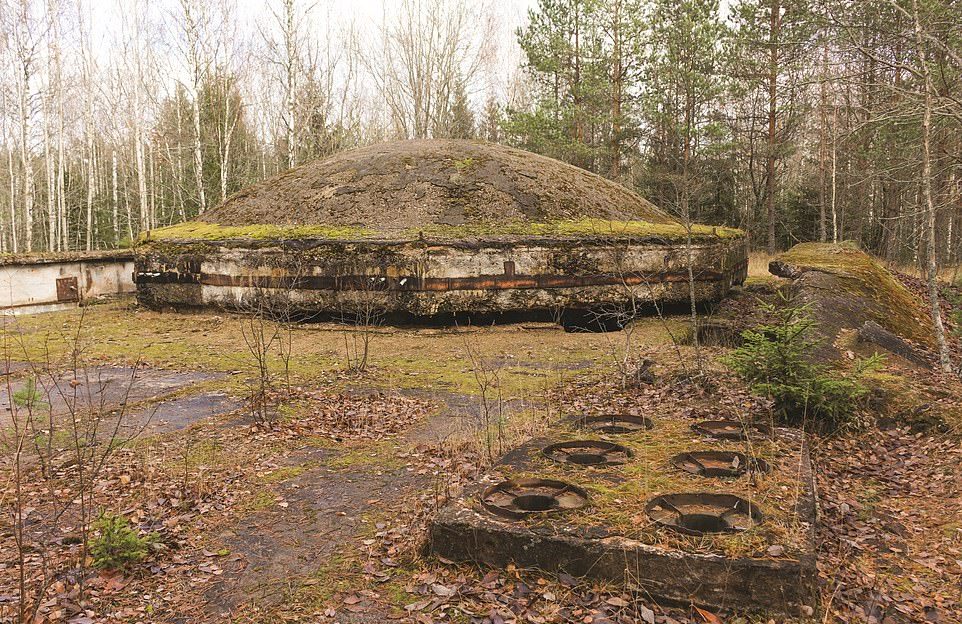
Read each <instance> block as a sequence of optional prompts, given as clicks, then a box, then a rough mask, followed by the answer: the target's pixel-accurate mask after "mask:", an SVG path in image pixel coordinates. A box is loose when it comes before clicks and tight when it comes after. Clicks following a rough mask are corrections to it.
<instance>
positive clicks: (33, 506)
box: [0, 313, 150, 623]
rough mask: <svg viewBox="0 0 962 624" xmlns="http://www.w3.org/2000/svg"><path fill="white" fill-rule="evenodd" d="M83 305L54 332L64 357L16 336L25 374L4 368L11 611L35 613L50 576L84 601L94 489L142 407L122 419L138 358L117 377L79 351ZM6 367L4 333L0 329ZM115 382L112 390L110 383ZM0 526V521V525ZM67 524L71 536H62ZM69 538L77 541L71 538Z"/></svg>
mask: <svg viewBox="0 0 962 624" xmlns="http://www.w3.org/2000/svg"><path fill="white" fill-rule="evenodd" d="M83 328H84V314H83V313H82V314H81V316H80V318H79V320H78V321H77V324H76V327H75V328H74V330H73V331H71V332H70V333H67V334H64V335H63V336H62V339H63V341H64V346H65V357H64V359H63V360H62V361H61V362H59V363H58V362H55V361H54V359H53V357H52V355H51V350H50V349H49V348H48V347H49V343H48V344H45V345H44V349H43V354H42V356H41V357H40V358H37V357H34V358H33V359H31V357H30V356H31V353H30V351H29V350H28V348H27V347H26V345H25V344H24V342H23V340H22V339H20V337H19V336H17V337H16V338H15V339H17V340H19V344H18V347H19V349H18V355H19V356H20V357H21V358H22V359H23V361H25V362H26V371H27V373H28V376H27V377H26V378H25V381H23V382H19V383H18V382H17V381H16V380H15V379H14V375H10V374H8V375H6V376H5V386H6V392H7V396H8V397H10V401H9V403H10V412H9V414H10V420H9V422H8V423H5V424H4V426H3V427H0V446H2V448H3V449H4V451H5V453H4V456H3V457H2V463H3V464H9V467H10V471H9V478H8V479H9V480H8V482H7V483H5V484H4V487H3V489H2V491H0V510H2V514H3V515H2V517H0V529H4V528H5V527H8V528H9V531H10V534H12V536H13V541H14V545H15V548H16V565H17V570H18V594H19V600H18V608H17V612H16V614H14V615H15V617H16V619H15V620H14V621H17V622H21V623H26V622H34V621H35V620H36V619H37V618H38V616H39V614H40V613H41V609H43V608H44V607H45V606H47V605H49V601H50V599H51V595H50V591H51V588H52V587H53V585H54V584H55V583H58V582H61V581H65V582H72V583H74V584H75V585H76V589H77V596H76V598H74V601H75V603H76V604H78V605H80V606H81V608H82V607H83V606H84V604H85V601H86V589H85V584H86V579H87V577H88V576H89V562H90V560H91V558H90V552H91V550H90V547H91V540H92V536H93V527H94V525H95V520H96V518H97V517H98V515H99V514H100V510H101V506H102V505H103V504H104V501H101V500H98V499H97V495H98V493H99V492H100V490H101V488H102V484H103V481H104V478H105V476H104V473H105V470H106V468H107V466H108V464H109V463H110V461H111V459H112V458H113V457H114V455H115V454H116V451H117V450H118V449H120V448H122V447H123V446H125V445H127V444H129V443H130V442H131V441H133V440H134V439H135V438H137V437H138V436H140V435H141V433H142V432H143V431H144V429H145V428H146V427H147V426H148V424H149V422H150V415H149V414H148V416H147V417H146V418H145V419H144V420H142V421H141V422H139V423H136V424H133V425H131V424H129V423H127V420H128V418H127V410H128V405H129V403H130V401H129V400H130V398H131V393H132V390H133V389H134V388H135V387H136V383H137V373H138V369H139V364H140V363H139V362H136V363H134V364H133V365H132V366H131V367H130V368H129V370H128V371H125V372H124V374H123V376H122V378H121V379H120V380H118V379H116V377H114V378H113V379H111V378H109V376H108V378H105V377H104V375H103V371H102V370H101V369H100V368H97V367H92V366H90V365H89V363H88V359H87V357H86V356H85V349H86V340H85V337H84V331H83ZM3 341H4V343H3V347H4V358H5V361H6V366H7V370H10V364H11V348H10V346H11V337H10V333H9V331H8V332H4V333H3ZM118 384H119V385H120V388H119V390H117V391H113V387H114V386H116V385H118ZM3 532H4V531H3V530H0V534H2V533H3ZM65 534H66V535H67V537H68V538H69V539H65V537H64V536H65ZM74 545H76V546H79V548H75V547H74Z"/></svg>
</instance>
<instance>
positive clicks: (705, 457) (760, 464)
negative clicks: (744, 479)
mask: <svg viewBox="0 0 962 624" xmlns="http://www.w3.org/2000/svg"><path fill="white" fill-rule="evenodd" d="M671 465H672V466H674V467H675V468H681V469H682V470H684V471H685V472H690V473H692V474H696V475H701V476H703V477H738V476H741V475H743V474H745V473H746V472H747V471H749V470H751V471H753V472H768V463H767V462H766V461H765V460H763V459H753V458H751V457H748V456H747V455H745V454H744V453H737V452H735V451H692V452H690V453H679V454H678V455H675V456H674V457H672V458H671Z"/></svg>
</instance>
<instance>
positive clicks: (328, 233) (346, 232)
mask: <svg viewBox="0 0 962 624" xmlns="http://www.w3.org/2000/svg"><path fill="white" fill-rule="evenodd" d="M691 235H692V237H693V238H694V239H696V240H705V239H712V240H717V239H739V238H743V237H744V236H745V233H744V232H742V231H741V230H737V229H734V228H728V227H720V226H711V225H699V224H695V225H692V228H691ZM502 236H537V237H558V238H606V237H607V238H614V239H619V240H623V239H631V238H640V239H658V240H669V241H680V240H684V239H686V238H687V236H688V230H687V229H686V228H685V226H683V225H681V224H679V223H651V222H648V221H609V220H605V219H579V220H574V221H551V222H544V223H532V222H525V221H516V222H510V223H483V224H466V225H439V224H431V225H427V226H423V227H416V228H407V229H403V230H393V231H374V230H371V229H368V228H363V227H350V226H326V225H243V226H233V225H218V224H216V223H206V222H204V221H185V222H184V223H178V224H177V225H171V226H169V227H165V228H160V229H157V230H151V231H149V232H147V233H145V234H143V235H141V238H140V240H139V243H140V244H144V243H148V242H155V241H189V240H194V241H226V240H292V239H329V240H357V239H366V238H368V239H369V238H387V239H398V240H406V239H417V238H422V237H427V238H436V239H442V240H443V239H458V238H481V237H502Z"/></svg>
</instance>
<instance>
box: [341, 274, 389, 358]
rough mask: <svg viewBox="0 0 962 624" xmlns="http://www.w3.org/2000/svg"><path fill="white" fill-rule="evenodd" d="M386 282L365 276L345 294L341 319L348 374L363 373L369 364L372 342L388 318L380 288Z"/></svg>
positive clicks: (342, 301) (378, 278)
mask: <svg viewBox="0 0 962 624" xmlns="http://www.w3.org/2000/svg"><path fill="white" fill-rule="evenodd" d="M383 279H384V278H380V277H375V276H363V277H362V278H361V280H360V281H359V282H358V283H357V284H356V286H357V287H356V288H355V289H352V290H347V291H344V292H343V293H342V296H343V298H342V300H341V303H340V313H339V316H338V320H339V322H340V323H341V324H342V325H343V326H344V330H343V332H342V335H343V337H344V360H345V361H344V365H345V369H346V370H347V371H348V372H349V373H353V374H362V373H364V372H365V371H367V369H368V366H369V364H370V356H371V339H372V338H373V336H374V334H375V332H376V330H377V328H378V327H380V326H381V325H383V324H384V320H385V315H386V314H385V308H384V304H383V302H382V300H381V297H382V294H381V291H380V289H379V287H380V286H381V284H382V282H383Z"/></svg>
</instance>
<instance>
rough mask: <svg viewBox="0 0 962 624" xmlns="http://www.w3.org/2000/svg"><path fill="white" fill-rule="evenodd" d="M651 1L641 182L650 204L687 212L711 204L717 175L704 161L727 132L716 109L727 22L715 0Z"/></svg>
mask: <svg viewBox="0 0 962 624" xmlns="http://www.w3.org/2000/svg"><path fill="white" fill-rule="evenodd" d="M653 5H654V6H653V10H652V31H651V48H650V53H649V55H648V57H647V59H646V64H645V79H646V90H645V95H644V116H645V120H646V122H647V124H646V125H647V126H648V128H650V130H649V139H648V149H647V152H646V159H645V165H646V166H645V172H644V174H643V175H642V184H643V186H644V187H645V189H646V191H647V194H648V195H649V196H650V197H651V198H652V200H653V201H654V202H655V203H656V204H658V205H660V206H662V207H663V208H666V209H670V210H673V212H675V213H676V214H678V215H679V216H681V217H682V218H683V219H685V220H689V219H692V218H693V214H692V212H693V207H695V208H697V206H698V205H700V204H705V205H712V204H715V203H717V202H716V199H717V197H718V194H719V191H718V188H717V186H718V184H719V183H718V182H717V181H716V180H715V179H713V178H714V176H713V175H711V174H710V172H709V171H707V169H708V167H709V165H710V163H711V162H712V160H711V159H712V158H713V157H714V156H715V155H716V154H718V153H719V152H721V151H722V148H723V145H724V141H725V138H726V137H725V134H724V126H723V124H721V123H720V121H719V117H718V115H717V113H716V111H717V110H718V109H719V107H720V105H721V95H722V93H723V86H724V79H723V75H722V68H721V67H720V60H721V54H722V42H723V41H724V40H725V38H726V37H727V36H728V29H727V28H726V26H725V25H724V24H723V23H722V22H721V19H720V17H719V10H718V0H683V1H682V2H676V1H674V0H655V1H654V2H653ZM698 212H700V211H697V210H696V214H697V213H698ZM699 216H700V215H699Z"/></svg>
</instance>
